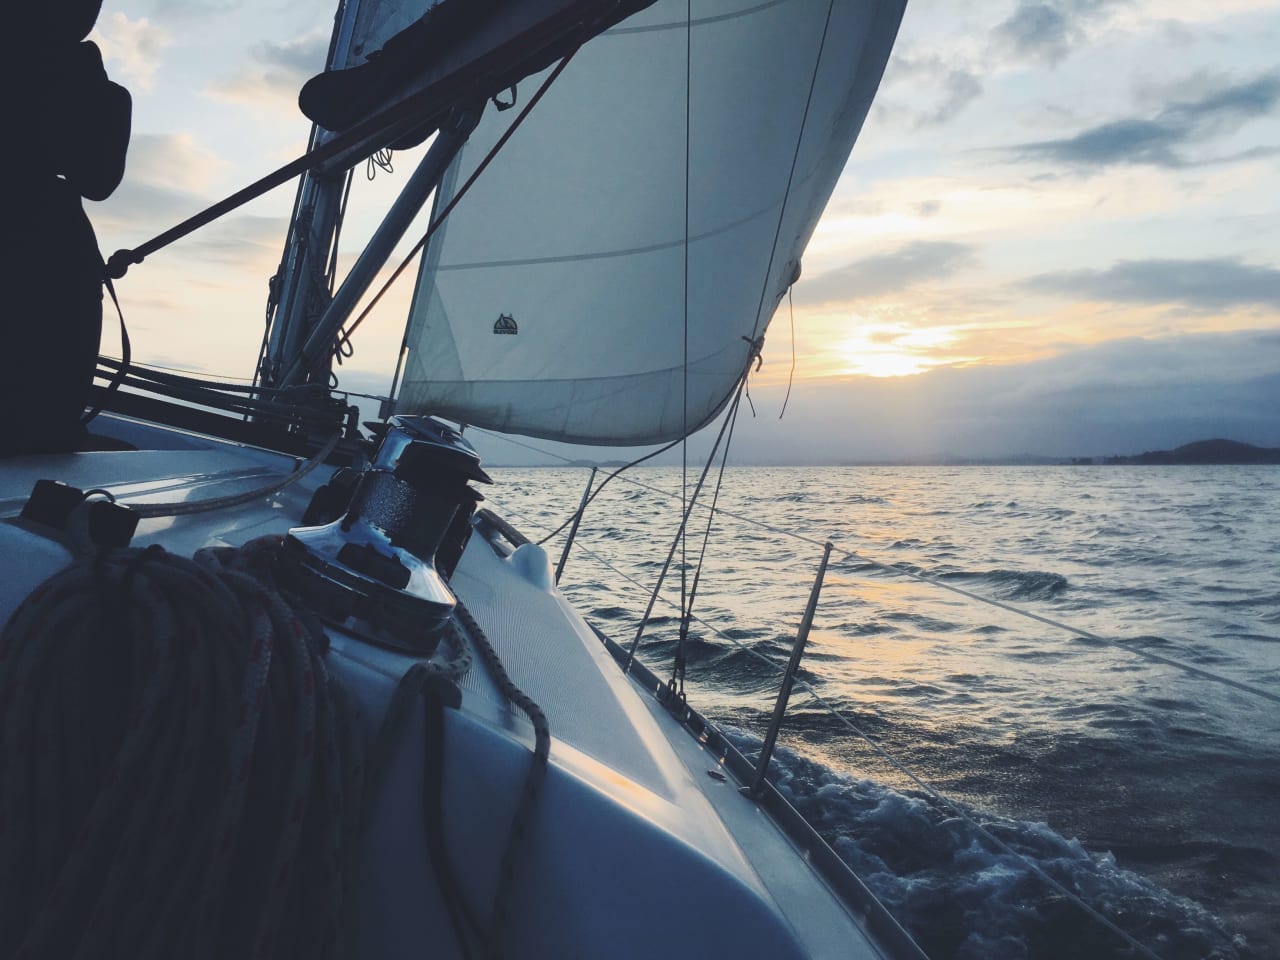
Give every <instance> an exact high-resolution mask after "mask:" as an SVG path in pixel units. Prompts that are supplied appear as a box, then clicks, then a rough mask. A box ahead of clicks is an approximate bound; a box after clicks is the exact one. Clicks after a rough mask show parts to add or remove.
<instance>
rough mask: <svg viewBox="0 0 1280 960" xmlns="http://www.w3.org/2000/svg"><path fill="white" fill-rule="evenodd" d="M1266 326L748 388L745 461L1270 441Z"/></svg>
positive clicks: (1276, 360) (1270, 356)
mask: <svg viewBox="0 0 1280 960" xmlns="http://www.w3.org/2000/svg"><path fill="white" fill-rule="evenodd" d="M1277 370H1280V337H1277V336H1276V334H1275V331H1244V332H1238V333H1230V334H1195V335H1184V336H1176V337H1165V338H1128V339H1124V340H1114V341H1109V342H1107V343H1103V344H1099V345H1096V346H1092V347H1086V348H1083V349H1077V350H1072V351H1068V352H1065V353H1062V354H1059V355H1058V356H1055V357H1052V358H1049V359H1044V360H1037V361H1033V362H1029V363H1020V364H1007V365H1001V366H995V365H974V366H968V367H962V368H944V369H936V370H931V371H928V372H926V373H921V374H919V375H917V376H911V377H892V378H884V379H875V378H871V377H854V378H841V379H832V380H829V381H826V382H808V383H805V384H804V388H803V389H797V390H796V391H794V392H793V394H792V397H791V400H790V404H789V405H788V408H787V414H786V419H785V420H784V421H783V422H782V423H781V424H778V423H777V421H776V419H774V418H772V417H769V416H768V415H767V414H766V413H765V411H770V410H777V409H779V408H780V406H781V399H782V396H781V395H782V392H783V390H784V389H785V386H768V387H764V386H762V387H759V388H753V390H752V394H753V397H754V399H755V404H756V407H757V409H759V410H761V413H762V415H761V417H760V419H759V420H757V421H751V422H749V423H747V424H746V425H745V427H740V428H739V436H738V437H737V438H736V439H735V441H734V442H735V452H736V456H737V457H739V458H740V459H741V460H742V461H743V462H774V463H778V462H792V463H814V462H817V463H832V462H859V461H862V462H866V461H873V460H897V459H911V458H934V457H938V456H940V455H945V454H950V455H954V456H957V457H966V458H982V457H1007V456H1014V455H1019V454H1033V455H1038V456H1048V457H1068V456H1099V455H1107V454H1132V453H1139V452H1141V451H1143V450H1150V449H1162V448H1163V449H1169V448H1172V447H1176V446H1179V445H1181V444H1183V443H1188V442H1190V441H1193V440H1200V439H1207V438H1210V437H1230V438H1232V439H1237V440H1242V441H1245V442H1248V443H1254V444H1258V445H1261V446H1280V373H1277V372H1276V371H1277Z"/></svg>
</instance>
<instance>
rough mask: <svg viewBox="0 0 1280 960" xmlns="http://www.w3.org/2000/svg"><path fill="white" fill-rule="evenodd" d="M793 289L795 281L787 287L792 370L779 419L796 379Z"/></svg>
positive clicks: (781, 416)
mask: <svg viewBox="0 0 1280 960" xmlns="http://www.w3.org/2000/svg"><path fill="white" fill-rule="evenodd" d="M793 289H795V284H794V283H792V284H791V286H789V287H787V307H788V311H787V312H788V313H789V314H790V315H791V372H790V373H788V374H787V395H786V396H785V397H783V398H782V409H781V410H780V411H778V419H779V420H781V419H782V418H783V416H785V415H786V412H787V403H788V402H790V400H791V384H792V383H794V382H795V379H796V305H795V303H794V302H793V301H792V299H791V291H792V290H793Z"/></svg>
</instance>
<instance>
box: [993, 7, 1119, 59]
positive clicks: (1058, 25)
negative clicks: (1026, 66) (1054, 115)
mask: <svg viewBox="0 0 1280 960" xmlns="http://www.w3.org/2000/svg"><path fill="white" fill-rule="evenodd" d="M1123 2H1125V0H1019V3H1018V6H1017V7H1016V8H1015V9H1014V11H1013V13H1012V14H1010V15H1009V17H1008V19H1006V20H1004V21H1003V22H1001V23H1000V24H999V25H998V26H997V27H996V28H995V40H996V45H997V46H998V47H999V48H1002V49H1003V50H1004V51H1006V52H1008V53H1012V54H1013V55H1014V56H1015V57H1019V58H1025V59H1029V60H1036V61H1040V62H1041V63H1046V64H1049V65H1050V66H1054V65H1056V64H1058V63H1061V62H1062V61H1063V60H1065V59H1066V58H1067V56H1068V55H1069V54H1070V53H1071V51H1072V50H1073V49H1075V48H1076V47H1077V46H1079V45H1080V44H1081V43H1083V42H1084V41H1086V40H1087V39H1088V38H1089V33H1088V31H1087V30H1086V26H1087V25H1090V24H1092V23H1094V22H1097V21H1100V20H1104V19H1105V18H1106V17H1107V16H1108V14H1109V10H1108V8H1110V7H1115V6H1117V5H1119V4H1120V3H1123Z"/></svg>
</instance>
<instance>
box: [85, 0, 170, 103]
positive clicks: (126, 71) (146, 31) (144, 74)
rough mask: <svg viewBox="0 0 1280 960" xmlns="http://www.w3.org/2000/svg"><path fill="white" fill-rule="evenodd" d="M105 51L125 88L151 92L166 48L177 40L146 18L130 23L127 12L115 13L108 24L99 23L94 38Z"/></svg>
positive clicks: (103, 54) (103, 52)
mask: <svg viewBox="0 0 1280 960" xmlns="http://www.w3.org/2000/svg"><path fill="white" fill-rule="evenodd" d="M90 37H91V39H92V40H93V41H94V42H96V43H97V44H98V46H99V47H100V48H101V49H102V56H103V59H104V60H106V61H107V62H108V63H109V64H110V65H111V67H112V69H113V72H114V71H116V70H118V71H119V79H120V80H122V81H124V83H125V86H132V87H136V88H137V89H139V90H150V89H152V87H153V86H154V84H155V76H156V71H158V70H159V69H160V62H161V59H162V56H163V53H164V49H165V48H166V47H168V46H170V45H171V44H172V43H173V38H172V37H170V36H169V34H168V33H167V32H166V31H165V30H163V29H162V28H160V27H157V26H155V25H153V24H152V23H151V22H150V21H149V20H147V18H146V17H141V18H139V19H137V20H130V19H129V18H128V17H127V16H126V15H125V14H123V13H118V12H116V13H112V14H111V16H110V17H108V18H107V19H106V22H105V24H104V23H103V22H102V21H99V23H98V27H97V29H95V30H94V32H93V33H92V34H91V35H90Z"/></svg>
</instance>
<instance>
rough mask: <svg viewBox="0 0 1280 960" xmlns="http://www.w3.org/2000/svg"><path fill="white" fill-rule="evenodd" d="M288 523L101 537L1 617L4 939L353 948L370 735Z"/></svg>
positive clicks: (84, 950)
mask: <svg viewBox="0 0 1280 960" xmlns="http://www.w3.org/2000/svg"><path fill="white" fill-rule="evenodd" d="M278 544H279V541H278V539H277V538H263V539H262V540H258V541H253V542H251V543H249V544H247V545H246V546H245V547H244V548H243V549H241V550H232V549H230V548H224V549H208V550H202V551H200V552H199V553H197V554H196V556H195V558H194V560H187V559H184V558H181V557H178V556H175V555H172V554H169V553H166V552H164V551H163V550H161V549H160V548H158V547H150V548H147V549H146V550H138V549H129V550H116V551H110V552H105V553H101V554H98V555H97V556H94V557H87V558H84V559H81V560H80V561H77V562H76V563H73V564H72V565H71V566H69V567H68V568H66V569H65V570H63V571H62V572H60V573H59V574H57V575H55V576H54V577H52V578H50V580H48V581H47V582H46V583H45V584H43V585H42V586H41V587H40V588H39V589H37V590H36V591H35V592H34V593H33V594H32V595H31V596H30V597H29V598H28V599H27V600H26V601H25V602H24V603H23V605H22V606H21V607H19V609H18V610H17V611H16V612H15V613H14V615H13V617H12V618H11V619H10V621H9V623H8V624H7V625H6V626H5V628H4V631H3V633H0V956H5V957H10V956H12V957H31V958H37V957H39V958H45V957H76V958H97V957H103V958H106V957H117V956H130V957H138V958H147V957H156V958H160V957H175V956H181V957H191V958H217V957H231V956H235V957H308V958H311V957H316V958H325V957H336V956H337V955H338V953H339V946H340V935H341V933H342V931H341V930H340V928H339V922H338V921H339V918H340V917H341V916H343V906H344V902H345V901H347V900H348V899H349V898H350V897H351V896H352V880H353V869H352V868H353V866H354V863H355V851H356V849H357V844H358V840H359V835H360V813H361V801H362V785H363V782H364V772H363V769H362V763H363V746H362V738H361V737H360V736H359V735H358V733H357V723H358V720H357V717H356V712H355V708H354V706H353V705H352V704H351V702H350V701H349V700H348V698H347V697H346V695H345V694H344V692H343V691H342V689H341V688H340V687H339V686H338V685H337V684H336V683H335V682H334V681H333V679H332V678H331V677H330V676H329V674H328V672H327V670H326V669H325V663H324V659H323V657H324V653H325V651H326V641H325V637H324V634H323V632H322V631H321V630H320V627H319V624H318V623H315V622H313V621H311V620H309V619H307V618H306V617H305V616H301V617H300V616H299V615H298V614H297V613H295V611H294V610H293V609H291V608H290V606H289V605H288V604H287V603H286V601H285V600H284V599H283V597H282V596H281V595H280V593H279V591H278V590H276V588H275V586H274V584H273V581H272V576H271V566H272V559H273V556H274V551H275V549H276V548H277V547H278Z"/></svg>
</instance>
